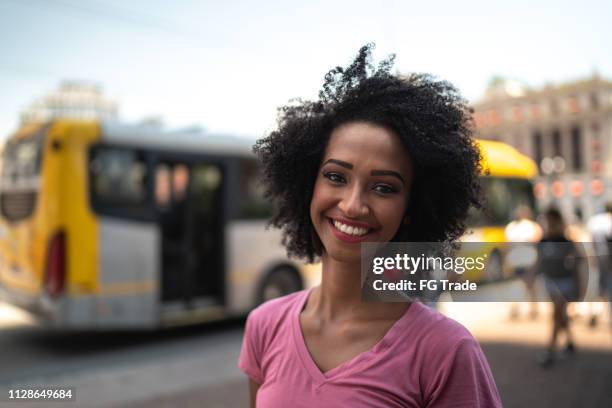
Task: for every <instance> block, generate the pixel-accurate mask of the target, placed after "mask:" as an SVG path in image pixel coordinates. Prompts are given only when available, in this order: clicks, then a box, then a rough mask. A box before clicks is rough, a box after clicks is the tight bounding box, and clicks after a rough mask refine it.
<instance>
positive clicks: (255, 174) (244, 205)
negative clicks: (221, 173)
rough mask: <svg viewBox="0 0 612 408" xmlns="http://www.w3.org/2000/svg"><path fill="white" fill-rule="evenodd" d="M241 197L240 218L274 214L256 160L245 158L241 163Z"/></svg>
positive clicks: (258, 217)
mask: <svg viewBox="0 0 612 408" xmlns="http://www.w3.org/2000/svg"><path fill="white" fill-rule="evenodd" d="M240 197H241V199H240V208H239V212H238V218H239V219H262V218H270V217H271V216H272V206H271V205H270V203H269V201H268V200H266V199H265V197H264V194H263V187H262V185H261V183H260V179H259V171H258V168H257V162H256V161H254V160H243V161H242V162H241V163H240Z"/></svg>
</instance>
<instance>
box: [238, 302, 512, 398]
mask: <svg viewBox="0 0 612 408" xmlns="http://www.w3.org/2000/svg"><path fill="white" fill-rule="evenodd" d="M309 293H310V291H309V290H305V291H301V292H297V293H293V294H291V295H288V296H285V297H282V298H279V299H274V300H272V301H269V302H267V303H265V304H263V305H261V306H259V307H258V308H257V309H255V310H253V311H252V312H251V314H250V315H249V317H248V319H247V323H246V331H245V335H244V342H243V345H242V351H241V353H240V360H239V362H238V366H239V367H240V369H241V370H242V371H244V372H245V373H246V374H247V375H248V376H249V377H251V378H252V379H253V380H254V381H255V382H257V383H258V384H260V385H261V386H260V388H259V391H258V392H257V407H258V408H268V407H283V408H284V407H291V408H298V407H308V408H312V407H351V408H359V407H384V408H390V407H472V408H473V407H487V408H489V407H501V406H502V404H501V400H500V397H499V394H498V392H497V388H496V386H495V381H494V380H493V375H492V374H491V370H490V369H489V365H488V363H487V360H486V358H485V356H484V355H483V353H482V350H481V349H480V347H479V345H478V343H477V342H476V340H475V339H474V337H472V335H471V334H470V333H469V332H468V331H467V330H466V329H465V328H464V327H463V326H461V325H460V324H459V323H457V322H455V321H454V320H451V319H449V318H447V317H445V316H443V315H442V314H440V313H438V312H437V311H435V310H433V309H430V308H429V307H427V306H425V305H423V304H421V303H413V304H412V305H411V306H410V307H409V308H408V310H407V311H406V312H405V313H404V315H403V316H402V317H401V318H400V319H399V320H398V321H397V322H395V323H394V325H393V326H392V327H391V328H390V329H389V331H388V332H387V333H386V334H385V336H384V337H383V338H382V339H381V340H380V341H379V342H378V343H377V344H376V345H374V347H373V348H372V349H370V350H369V351H365V352H363V353H361V354H359V355H357V356H355V357H354V358H352V359H351V360H349V361H346V362H344V363H342V364H340V365H339V366H337V367H335V368H333V369H331V370H329V371H326V372H325V373H322V372H321V371H320V370H319V368H318V367H317V365H316V364H315V362H314V361H313V360H312V357H311V356H310V353H309V351H308V349H307V347H306V343H305V342H304V337H303V336H302V330H301V327H300V321H299V315H300V313H301V311H302V310H303V308H304V305H305V304H306V300H307V299H308V295H309Z"/></svg>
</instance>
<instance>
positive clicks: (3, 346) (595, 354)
mask: <svg viewBox="0 0 612 408" xmlns="http://www.w3.org/2000/svg"><path fill="white" fill-rule="evenodd" d="M548 307H549V305H545V304H542V305H540V311H541V313H540V317H539V318H538V319H536V320H529V319H527V318H523V319H521V320H519V321H513V322H511V321H509V320H508V319H507V312H508V307H507V305H501V304H492V303H482V304H476V303H470V304H443V305H441V309H443V310H444V312H445V313H447V314H449V315H450V316H452V317H454V318H456V319H458V320H460V321H462V323H464V324H465V325H466V326H467V327H468V328H469V329H470V330H471V331H472V332H473V333H474V334H475V335H476V337H477V338H478V339H479V340H480V341H481V344H482V347H483V350H484V352H485V354H486V355H487V358H488V359H489V361H490V364H491V368H492V370H493V374H494V376H495V379H496V382H497V384H498V387H499V389H500V393H501V395H502V399H503V401H504V404H505V406H506V407H542V408H548V407H551V408H552V407H560V408H564V407H567V408H569V407H578V406H580V407H610V406H612V389H610V388H609V381H610V380H609V379H610V378H612V348H611V344H612V342H611V338H612V336H611V333H610V331H609V330H608V328H607V327H606V326H605V325H599V326H598V327H597V328H595V329H590V328H589V327H588V326H587V324H586V321H585V320H584V319H580V318H579V317H577V318H575V329H576V340H577V344H578V346H579V347H580V349H579V352H578V354H577V355H576V356H575V357H574V358H572V359H568V360H565V361H561V362H560V363H559V364H558V365H557V366H556V367H553V368H552V369H551V370H548V371H543V370H541V369H540V368H539V367H538V365H537V363H536V359H537V356H538V354H539V353H540V352H541V351H542V349H543V346H544V344H545V340H546V337H547V334H548V331H549V329H550V327H549V324H548V313H549V310H548ZM1 316H2V313H1V306H0V317H1ZM5 317H6V316H5ZM604 318H605V319H607V316H604ZM0 323H1V322H0ZM0 326H1V324H0ZM241 338H242V322H240V321H236V322H229V323H224V324H216V325H207V326H199V327H195V328H189V329H181V330H172V331H166V332H161V333H130V334H126V333H78V334H61V333H49V332H46V331H44V330H41V329H37V328H35V327H31V326H28V325H27V324H26V325H24V324H19V322H17V321H13V322H12V325H6V324H5V325H4V327H0V362H2V363H1V365H0V388H1V387H2V386H5V387H6V386H7V385H8V384H18V385H27V384H63V385H70V386H74V387H76V389H77V398H78V402H77V404H75V406H87V407H96V406H111V407H113V406H116V407H119V406H122V407H124V406H126V407H129V408H140V407H153V408H156V407H175V406H184V407H229V408H231V407H242V406H245V402H246V400H247V387H246V381H245V379H244V377H243V376H242V374H241V373H240V372H239V371H238V369H237V368H236V366H235V362H236V360H237V358H238V353H239V348H240V342H241ZM0 406H4V404H3V403H0ZM13 406H15V407H25V406H27V405H25V404H23V403H20V404H13ZM32 406H35V407H40V406H42V405H41V404H35V405H32ZM44 406H53V404H45V405H44ZM58 406H59V405H58Z"/></svg>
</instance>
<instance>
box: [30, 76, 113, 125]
mask: <svg viewBox="0 0 612 408" xmlns="http://www.w3.org/2000/svg"><path fill="white" fill-rule="evenodd" d="M53 118H70V119H102V120H105V119H116V118H117V103H116V102H114V101H111V100H109V99H108V98H106V97H105V96H104V94H103V93H102V90H101V88H100V87H99V86H97V85H95V84H90V83H86V82H79V81H65V82H62V83H61V84H60V86H59V88H58V89H56V90H53V91H51V92H49V93H48V94H47V95H45V96H44V97H42V98H40V99H38V100H36V101H34V102H33V103H32V104H31V105H30V106H28V107H27V108H26V109H24V110H23V112H21V123H22V124H23V123H30V122H43V121H47V120H50V119H53Z"/></svg>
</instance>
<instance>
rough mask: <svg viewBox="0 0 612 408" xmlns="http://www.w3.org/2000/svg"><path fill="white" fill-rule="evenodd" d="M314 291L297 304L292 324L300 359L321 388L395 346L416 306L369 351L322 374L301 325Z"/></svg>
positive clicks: (401, 317)
mask: <svg viewBox="0 0 612 408" xmlns="http://www.w3.org/2000/svg"><path fill="white" fill-rule="evenodd" d="M312 290H313V289H312V288H311V289H308V290H305V291H304V293H303V296H302V299H300V301H299V302H297V303H296V305H297V307H296V308H295V309H294V310H292V311H291V314H292V316H291V323H292V329H293V330H292V331H293V339H294V342H295V346H296V349H297V353H298V355H299V358H300V360H301V362H302V364H303V365H304V368H305V369H306V371H308V373H309V374H310V376H311V377H312V379H313V381H314V382H315V384H316V386H317V387H320V386H322V385H324V384H325V383H327V382H329V381H332V380H335V379H337V378H341V377H344V376H346V375H348V374H350V373H351V372H352V371H353V369H354V367H355V366H358V363H359V362H362V361H368V360H370V361H372V360H373V358H374V356H375V355H376V354H377V353H379V352H380V351H381V350H383V349H384V348H385V347H388V346H390V345H391V344H393V342H394V340H395V339H396V338H397V335H396V333H397V332H398V331H401V330H402V328H403V327H404V326H405V325H406V323H407V322H409V321H410V317H409V314H410V313H411V311H412V310H413V309H414V307H413V306H414V305H410V306H409V307H408V308H407V309H406V311H405V312H404V313H403V314H402V316H400V318H399V319H397V321H396V322H395V323H393V325H392V326H391V327H390V328H389V330H387V332H386V333H385V335H384V336H383V337H382V338H381V339H380V340H379V341H378V342H377V343H376V344H374V346H372V347H371V348H370V349H369V350H366V351H363V352H361V353H359V354H357V355H356V356H354V357H353V358H351V359H349V360H347V361H344V362H342V363H340V364H339V365H337V366H336V367H334V368H332V369H330V370H327V371H325V372H322V371H321V370H320V369H319V367H318V366H317V364H316V363H315V361H314V359H313V358H312V355H311V354H310V351H309V350H308V347H307V346H306V339H305V338H304V334H303V333H302V326H301V324H300V314H301V313H302V310H304V306H305V305H306V302H307V301H308V298H309V297H310V294H311V293H312ZM358 368H359V369H362V367H358Z"/></svg>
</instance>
